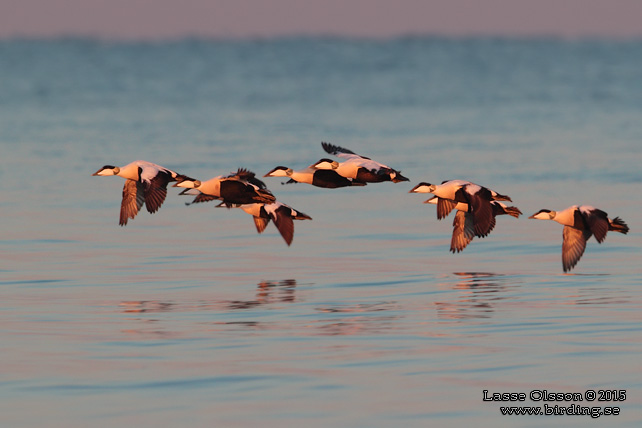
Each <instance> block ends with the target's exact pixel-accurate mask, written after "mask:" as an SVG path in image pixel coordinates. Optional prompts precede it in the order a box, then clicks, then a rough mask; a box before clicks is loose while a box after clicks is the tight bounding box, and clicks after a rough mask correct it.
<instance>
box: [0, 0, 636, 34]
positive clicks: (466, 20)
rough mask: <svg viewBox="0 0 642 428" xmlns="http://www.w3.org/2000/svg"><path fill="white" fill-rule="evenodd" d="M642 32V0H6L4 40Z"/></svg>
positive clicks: (0, 5)
mask: <svg viewBox="0 0 642 428" xmlns="http://www.w3.org/2000/svg"><path fill="white" fill-rule="evenodd" d="M299 34H305V35H318V34H321V35H346V36H361V37H388V36H398V35H405V34H438V35H450V36H461V35H514V36H531V35H552V36H561V37H570V38H576V37H584V36H607V37H616V38H630V37H642V1H639V0H0V38H6V37H15V36H31V37H32V36H44V37H48V36H60V35H79V36H83V35H85V36H95V37H103V38H108V39H158V38H176V37H184V36H206V37H255V36H259V37H269V36H283V35H299Z"/></svg>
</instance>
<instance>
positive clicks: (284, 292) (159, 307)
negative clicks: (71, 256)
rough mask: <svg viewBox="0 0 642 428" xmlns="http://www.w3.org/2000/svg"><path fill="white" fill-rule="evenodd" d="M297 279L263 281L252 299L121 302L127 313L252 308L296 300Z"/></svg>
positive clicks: (123, 310)
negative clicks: (191, 301)
mask: <svg viewBox="0 0 642 428" xmlns="http://www.w3.org/2000/svg"><path fill="white" fill-rule="evenodd" d="M295 290H296V280H295V279H284V280H281V281H261V282H259V283H258V285H257V289H256V296H255V298H254V299H250V300H213V301H207V300H201V301H198V302H193V303H190V302H176V301H159V300H135V301H123V302H121V303H120V307H121V308H122V312H125V313H161V312H172V311H182V312H189V311H203V310H217V311H225V310H228V309H233V310H236V309H251V308H255V307H257V306H261V305H267V304H272V303H292V302H295V301H296V295H295Z"/></svg>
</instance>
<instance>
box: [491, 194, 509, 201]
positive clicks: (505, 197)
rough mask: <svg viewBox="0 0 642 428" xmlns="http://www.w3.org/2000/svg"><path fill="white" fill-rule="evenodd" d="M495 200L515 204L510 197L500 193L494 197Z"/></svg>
mask: <svg viewBox="0 0 642 428" xmlns="http://www.w3.org/2000/svg"><path fill="white" fill-rule="evenodd" d="M493 200H494V201H508V202H513V200H512V199H511V198H510V196H506V195H501V194H499V193H498V194H496V195H493Z"/></svg>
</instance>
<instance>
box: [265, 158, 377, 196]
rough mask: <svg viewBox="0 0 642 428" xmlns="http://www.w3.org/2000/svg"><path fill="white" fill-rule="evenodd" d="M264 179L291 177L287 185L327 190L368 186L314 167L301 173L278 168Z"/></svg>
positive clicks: (332, 171) (329, 170)
mask: <svg viewBox="0 0 642 428" xmlns="http://www.w3.org/2000/svg"><path fill="white" fill-rule="evenodd" d="M319 162H332V161H331V160H329V159H325V160H323V159H322V160H320V161H319ZM319 162H317V163H319ZM264 177H289V178H290V179H289V180H288V181H286V183H308V184H311V185H313V186H316V187H323V188H326V189H336V188H337V187H348V186H365V185H366V183H362V182H360V181H356V180H353V179H351V178H346V177H343V176H341V175H339V174H338V173H337V172H336V171H335V170H333V169H316V168H314V167H313V165H310V166H309V167H307V168H305V169H301V170H299V171H294V170H293V169H292V168H288V167H285V166H277V167H276V168H274V169H273V170H272V171H270V172H268V173H267V174H265V175H264ZM284 184H285V183H284Z"/></svg>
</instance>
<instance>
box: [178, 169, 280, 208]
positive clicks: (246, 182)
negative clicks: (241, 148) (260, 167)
mask: <svg viewBox="0 0 642 428" xmlns="http://www.w3.org/2000/svg"><path fill="white" fill-rule="evenodd" d="M174 187H183V188H186V189H196V190H198V191H199V192H201V193H200V194H199V195H198V196H196V199H195V200H194V202H203V201H206V200H213V199H218V200H222V201H223V203H225V204H226V205H230V206H231V205H233V204H253V203H256V202H259V203H267V204H269V203H272V202H274V201H276V198H275V197H274V195H273V194H272V192H270V191H269V190H268V189H267V187H266V186H265V183H263V182H262V181H261V180H259V179H257V178H256V176H255V174H254V173H253V172H252V171H248V170H247V169H244V168H239V169H238V171H237V172H235V173H231V174H229V175H226V176H223V175H219V176H217V177H214V178H211V179H209V180H207V181H200V180H194V179H183V180H181V181H179V182H178V183H176V184H174ZM183 192H184V193H185V191H183Z"/></svg>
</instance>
